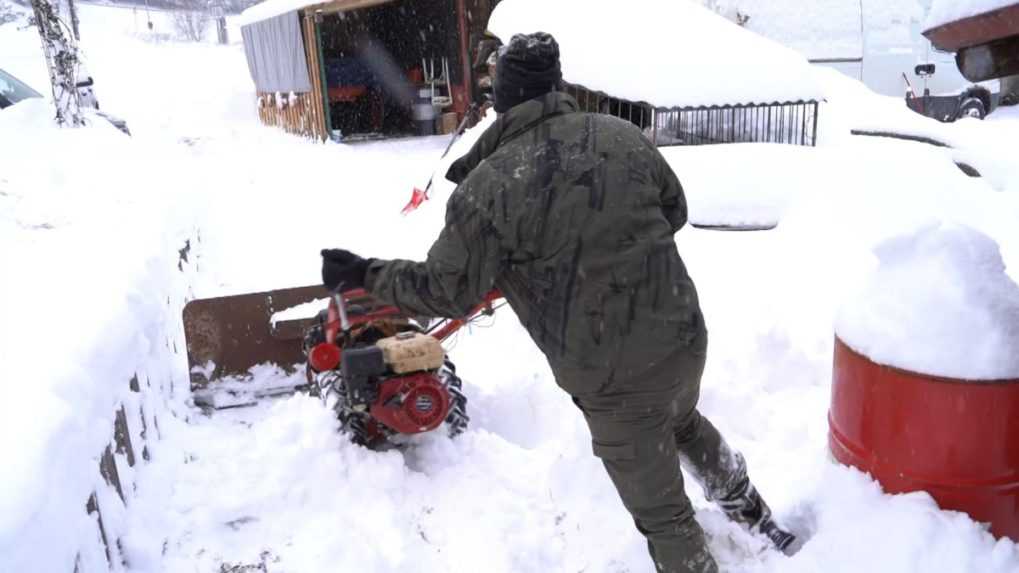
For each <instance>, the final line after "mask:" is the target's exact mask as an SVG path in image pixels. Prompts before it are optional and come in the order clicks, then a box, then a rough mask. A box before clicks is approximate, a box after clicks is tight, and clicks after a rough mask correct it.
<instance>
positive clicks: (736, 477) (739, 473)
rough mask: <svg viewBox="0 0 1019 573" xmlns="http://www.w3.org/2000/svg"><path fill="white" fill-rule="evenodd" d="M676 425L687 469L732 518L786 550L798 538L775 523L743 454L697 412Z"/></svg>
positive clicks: (711, 499) (684, 464) (691, 413)
mask: <svg viewBox="0 0 1019 573" xmlns="http://www.w3.org/2000/svg"><path fill="white" fill-rule="evenodd" d="M681 420H682V421H681V422H680V423H679V424H678V425H677V426H676V429H675V438H676V447H677V449H678V450H679V456H680V459H681V460H682V462H683V467H684V468H685V469H686V470H687V471H688V472H690V474H691V475H692V476H694V479H696V480H697V481H698V482H700V484H701V487H703V488H704V495H705V497H707V498H708V500H709V501H714V502H715V503H717V504H718V506H719V507H721V508H722V511H724V512H725V514H726V515H728V516H729V518H730V519H732V520H733V521H736V522H738V523H742V524H743V525H745V526H747V528H749V529H750V530H751V531H753V532H755V533H763V534H764V535H766V536H767V537H768V538H769V539H770V540H771V541H772V543H774V544H775V546H776V547H777V548H778V549H779V550H781V551H786V550H788V549H790V548H791V546H792V545H793V542H794V541H795V537H794V536H793V535H792V534H790V533H788V532H786V531H784V530H782V529H781V528H780V527H778V525H777V524H776V523H775V522H774V520H772V517H771V508H769V507H768V504H767V503H765V501H764V498H762V497H761V494H760V493H758V491H757V489H756V488H754V486H753V484H752V483H750V478H749V477H748V476H747V463H746V460H744V459H743V456H742V454H740V453H739V452H737V451H735V450H733V449H732V448H730V447H729V444H727V443H726V442H725V439H724V438H723V437H722V434H720V433H719V431H718V430H717V429H716V428H715V426H714V425H713V424H712V423H711V422H710V421H709V420H708V419H707V418H705V417H704V416H701V414H700V412H698V411H697V410H696V409H694V410H692V411H691V412H690V414H689V415H687V416H685V417H683V418H681Z"/></svg>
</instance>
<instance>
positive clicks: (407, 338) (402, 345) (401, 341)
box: [375, 331, 446, 374]
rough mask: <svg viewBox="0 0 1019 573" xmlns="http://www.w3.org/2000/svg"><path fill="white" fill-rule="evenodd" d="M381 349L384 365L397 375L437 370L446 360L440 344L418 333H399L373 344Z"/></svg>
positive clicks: (430, 337)
mask: <svg viewBox="0 0 1019 573" xmlns="http://www.w3.org/2000/svg"><path fill="white" fill-rule="evenodd" d="M375 344H376V345H377V346H378V347H379V348H381V349H382V354H383V356H385V360H386V364H388V365H389V367H390V368H391V369H392V370H393V372H396V373H397V374H406V373H408V372H416V371H418V370H438V369H439V368H441V367H442V363H443V362H444V361H445V359H446V352H445V351H444V350H443V349H442V344H441V343H440V342H439V341H438V340H436V339H435V337H432V336H428V335H427V334H422V333H420V332H412V331H408V332H401V333H399V334H397V335H396V336H391V337H389V338H383V339H382V340H380V341H378V342H376V343H375Z"/></svg>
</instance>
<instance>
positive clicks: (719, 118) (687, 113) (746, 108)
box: [563, 84, 818, 147]
mask: <svg viewBox="0 0 1019 573" xmlns="http://www.w3.org/2000/svg"><path fill="white" fill-rule="evenodd" d="M563 89H564V91H566V92H567V93H569V94H570V95H572V96H573V97H574V99H576V100H577V103H578V104H579V105H580V109H581V110H583V111H588V112H594V113H604V114H608V115H613V116H615V117H619V118H621V119H625V120H627V121H629V122H630V123H632V124H634V125H636V126H637V127H639V128H640V129H641V130H642V131H643V132H644V134H645V135H646V136H647V137H648V138H649V139H650V140H651V141H652V142H653V143H654V144H655V145H657V146H660V147H664V146H669V145H709V144H715V143H747V142H762V143H785V144H790V145H805V146H814V145H816V142H817V114H818V103H817V102H816V101H796V102H784V103H768V104H745V105H724V106H710V107H673V108H665V107H654V106H652V105H650V104H647V103H641V102H631V101H627V100H624V99H619V98H614V97H612V96H609V95H607V94H605V93H602V92H596V91H592V90H589V89H587V88H584V87H583V86H579V85H574V84H564V86H563Z"/></svg>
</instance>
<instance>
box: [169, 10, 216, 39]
mask: <svg viewBox="0 0 1019 573" xmlns="http://www.w3.org/2000/svg"><path fill="white" fill-rule="evenodd" d="M208 21H209V16H208V14H206V13H205V11H204V10H201V9H199V8H198V6H197V4H195V5H193V6H192V7H189V8H187V9H184V10H175V11H174V12H173V27H174V28H175V29H176V30H177V35H178V36H179V37H180V38H182V39H185V40H191V41H192V42H201V41H202V40H203V39H204V38H205V28H206V24H207V23H208Z"/></svg>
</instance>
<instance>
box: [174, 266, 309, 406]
mask: <svg viewBox="0 0 1019 573" xmlns="http://www.w3.org/2000/svg"><path fill="white" fill-rule="evenodd" d="M328 296H329V293H328V292H327V291H326V290H325V288H323V287H322V286H318V285H315V286H306V287H296V288H288V289H279V290H272V291H266V292H258V293H249V294H239V295H232V296H223V297H217V298H207V299H197V300H193V301H191V302H189V303H188V304H187V305H185V307H184V313H183V318H184V336H185V339H186V341H187V354H188V369H189V371H190V373H191V390H192V393H193V396H194V399H195V402H196V403H197V404H199V405H203V406H210V407H214V408H224V407H232V406H242V405H249V404H252V403H254V402H256V401H257V400H258V399H259V398H261V397H265V396H272V395H278V394H283V393H289V392H293V391H294V390H295V389H297V388H299V387H300V386H303V385H305V384H306V383H307V380H306V378H305V375H304V373H303V372H302V371H301V370H302V369H299V368H297V367H298V366H299V365H301V364H302V363H303V362H304V353H303V350H302V343H303V338H304V333H305V331H306V330H307V328H308V327H309V326H311V324H312V322H313V321H314V315H315V313H316V310H315V309H314V308H308V309H306V312H299V313H296V314H300V315H302V316H298V317H295V318H289V316H287V315H288V314H289V313H285V312H284V311H287V310H288V309H294V307H299V306H301V305H307V304H308V303H314V302H315V301H321V304H320V305H318V306H317V308H318V309H324V308H326V306H327V302H326V299H327V297H328ZM308 306H310V307H314V306H316V305H314V304H311V305H308ZM295 310H296V309H295ZM301 310H305V307H302V308H301ZM274 315H275V317H276V320H273V317H274ZM255 374H257V376H255ZM254 378H257V381H256V380H253V379H254Z"/></svg>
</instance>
